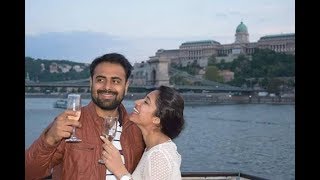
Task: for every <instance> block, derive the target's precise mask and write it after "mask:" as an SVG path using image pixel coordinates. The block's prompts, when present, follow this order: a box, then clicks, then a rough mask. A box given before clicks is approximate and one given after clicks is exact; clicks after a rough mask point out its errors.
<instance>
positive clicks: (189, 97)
mask: <svg viewBox="0 0 320 180" xmlns="http://www.w3.org/2000/svg"><path fill="white" fill-rule="evenodd" d="M81 95H82V98H84V99H90V98H91V95H90V93H82V94H81ZM145 95H146V93H128V94H127V95H126V97H125V99H127V100H136V99H141V98H143V97H144V96H145ZM182 96H183V98H184V100H185V104H186V105H214V104H295V97H294V96H293V97H281V96H275V97H269V96H264V97H261V96H250V95H241V96H236V95H229V94H228V93H182ZM25 97H26V98H61V99H64V98H66V97H67V93H56V94H53V93H52V94H43V93H26V94H25Z"/></svg>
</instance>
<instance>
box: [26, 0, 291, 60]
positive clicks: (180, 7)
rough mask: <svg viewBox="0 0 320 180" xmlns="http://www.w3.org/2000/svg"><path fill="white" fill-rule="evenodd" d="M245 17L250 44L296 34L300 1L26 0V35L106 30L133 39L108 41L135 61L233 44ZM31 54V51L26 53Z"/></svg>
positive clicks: (82, 54) (244, 21)
mask: <svg viewBox="0 0 320 180" xmlns="http://www.w3.org/2000/svg"><path fill="white" fill-rule="evenodd" d="M241 21H243V23H244V24H245V25H246V26H247V28H248V32H249V35H250V36H249V40H250V42H256V41H257V40H258V39H259V38H260V37H261V36H264V35H270V34H280V33H295V1H294V0H134V1H133V0H127V1H124V0H117V1H115V0H113V1H112V0H90V1H88V0H67V1H66V0H54V1H52V0H40V1H39V0H26V1H25V34H26V37H27V36H29V37H37V36H41V35H43V34H46V33H53V32H54V33H72V32H90V33H99V34H105V35H107V36H109V37H113V38H118V39H119V40H121V41H123V42H131V44H130V43H128V44H130V45H129V46H125V45H122V47H119V44H118V45H117V47H112V44H111V45H110V44H109V45H108V48H109V49H111V50H115V51H116V50H119V51H120V52H123V53H125V55H126V56H127V57H128V58H129V59H132V60H133V59H134V61H135V62H137V61H141V60H147V59H148V57H150V56H153V55H154V54H155V52H156V51H157V50H158V49H161V48H162V49H178V48H179V45H181V43H183V42H186V41H195V40H215V41H218V42H220V43H221V44H229V43H233V42H234V35H235V30H236V27H237V26H238V25H239V24H240V22H241ZM46 43H48V42H46ZM80 44H81V43H80ZM27 45H28V42H26V46H27ZM100 46H103V44H100ZM121 48H122V49H121ZM26 49H27V48H26ZM87 49H88V48H87ZM52 51H54V49H52ZM28 53H29V52H28V50H26V54H27V55H28ZM77 53H79V54H78V55H77V56H78V57H81V56H83V57H88V55H85V54H86V53H89V54H90V52H86V51H83V52H82V51H81V52H77ZM95 53H96V52H95ZM96 55H97V54H96ZM31 56H32V55H31ZM35 56H36V55H35ZM51 56H54V55H51ZM91 56H94V55H91ZM91 56H89V57H90V58H91ZM37 58H41V57H37ZM50 58H60V57H58V54H57V57H50ZM65 58H68V57H67V56H66V57H65ZM86 59H88V58H86Z"/></svg>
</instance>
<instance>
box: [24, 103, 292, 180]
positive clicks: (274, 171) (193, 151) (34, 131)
mask: <svg viewBox="0 0 320 180" xmlns="http://www.w3.org/2000/svg"><path fill="white" fill-rule="evenodd" d="M56 100H57V99H56V98H26V99H25V148H27V147H29V146H30V144H31V143H32V142H33V141H34V140H35V139H36V138H37V137H38V136H39V135H40V133H41V132H42V130H43V129H44V128H45V127H46V126H47V125H48V124H49V123H50V122H51V121H52V120H53V118H54V117H55V116H56V115H57V114H59V113H60V112H62V111H63V109H56V108H53V103H54V102H55V101H56ZM88 102H89V99H84V100H83V104H84V105H85V104H87V103H88ZM124 104H125V106H126V107H127V109H128V111H132V108H133V101H131V100H125V101H124ZM184 114H185V120H186V128H185V129H184V130H183V131H182V133H181V134H180V136H179V137H177V138H176V139H174V142H175V143H176V144H177V147H178V151H179V152H180V154H181V156H182V166H181V170H182V171H183V172H190V171H191V172H194V171H206V172H208V171H214V172H231V171H233V172H234V171H235V172H242V173H246V174H250V175H254V176H260V177H263V178H267V179H279V180H283V179H286V180H287V179H295V105H271V104H237V105H204V106H201V105H200V106H199V105H197V106H191V105H189V106H186V107H185V111H184Z"/></svg>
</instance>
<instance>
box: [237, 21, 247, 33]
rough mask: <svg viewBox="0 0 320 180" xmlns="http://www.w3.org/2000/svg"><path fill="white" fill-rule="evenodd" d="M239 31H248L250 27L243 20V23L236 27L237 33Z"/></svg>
mask: <svg viewBox="0 0 320 180" xmlns="http://www.w3.org/2000/svg"><path fill="white" fill-rule="evenodd" d="M239 32H244V33H248V28H247V26H246V25H245V24H243V22H242V21H241V23H240V24H239V25H238V26H237V29H236V33H239Z"/></svg>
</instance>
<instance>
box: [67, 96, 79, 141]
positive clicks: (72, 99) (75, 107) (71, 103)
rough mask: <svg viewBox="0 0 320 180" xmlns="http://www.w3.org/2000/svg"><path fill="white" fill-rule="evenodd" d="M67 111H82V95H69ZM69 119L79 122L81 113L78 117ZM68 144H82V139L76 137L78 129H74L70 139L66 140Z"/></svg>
mask: <svg viewBox="0 0 320 180" xmlns="http://www.w3.org/2000/svg"><path fill="white" fill-rule="evenodd" d="M67 109H68V110H72V111H79V112H80V109H81V96H80V94H69V95H68V103H67ZM69 119H72V120H75V121H78V120H79V119H80V113H79V116H77V117H73V116H72V117H69ZM65 141H66V142H80V141H81V139H79V138H78V137H77V136H76V127H73V130H72V134H71V136H70V138H68V139H66V140H65Z"/></svg>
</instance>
